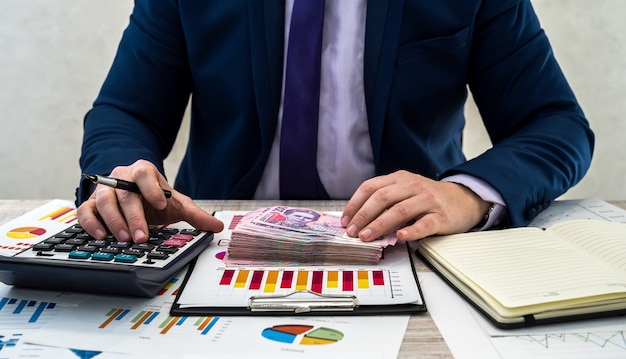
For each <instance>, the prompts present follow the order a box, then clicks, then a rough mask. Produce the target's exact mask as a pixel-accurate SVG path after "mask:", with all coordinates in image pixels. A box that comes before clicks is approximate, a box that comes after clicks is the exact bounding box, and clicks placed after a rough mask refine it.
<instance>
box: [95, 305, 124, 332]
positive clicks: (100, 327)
mask: <svg viewBox="0 0 626 359" xmlns="http://www.w3.org/2000/svg"><path fill="white" fill-rule="evenodd" d="M122 311H123V310H122V309H118V310H116V311H115V313H113V314H111V315H110V316H109V319H107V320H105V321H104V323H102V324H100V326H99V327H98V328H99V329H102V328H106V326H107V325H109V324H111V322H112V321H114V320H115V318H117V316H118V315H120V313H122Z"/></svg>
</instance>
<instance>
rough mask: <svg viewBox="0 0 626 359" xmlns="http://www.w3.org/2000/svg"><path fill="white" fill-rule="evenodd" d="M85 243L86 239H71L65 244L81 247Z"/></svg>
mask: <svg viewBox="0 0 626 359" xmlns="http://www.w3.org/2000/svg"><path fill="white" fill-rule="evenodd" d="M83 243H85V240H84V239H78V238H70V239H68V240H67V241H65V244H72V245H75V246H80V245H82V244H83Z"/></svg>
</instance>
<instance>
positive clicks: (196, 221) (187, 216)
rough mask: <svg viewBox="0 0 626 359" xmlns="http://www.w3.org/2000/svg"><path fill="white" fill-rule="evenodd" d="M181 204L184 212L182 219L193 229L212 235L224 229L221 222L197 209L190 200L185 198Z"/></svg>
mask: <svg viewBox="0 0 626 359" xmlns="http://www.w3.org/2000/svg"><path fill="white" fill-rule="evenodd" d="M181 203H182V208H183V210H184V211H185V213H184V214H183V215H182V218H183V219H184V220H185V221H187V222H188V223H189V224H191V225H192V226H193V227H194V228H197V229H199V230H201V231H206V232H213V233H218V232H221V231H222V230H223V229H224V223H223V222H222V221H220V220H219V219H217V218H215V217H213V216H212V215H211V214H209V213H208V212H207V211H205V210H203V209H202V208H200V207H198V205H196V204H195V202H193V201H192V200H191V199H190V198H188V197H187V198H185V199H184V200H182V201H181Z"/></svg>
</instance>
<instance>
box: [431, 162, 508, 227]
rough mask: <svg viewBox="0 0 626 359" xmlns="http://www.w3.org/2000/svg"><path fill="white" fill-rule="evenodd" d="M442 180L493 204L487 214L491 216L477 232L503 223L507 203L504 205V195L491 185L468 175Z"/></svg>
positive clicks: (453, 176) (458, 175)
mask: <svg viewBox="0 0 626 359" xmlns="http://www.w3.org/2000/svg"><path fill="white" fill-rule="evenodd" d="M441 180H442V181H445V182H454V183H458V184H461V185H463V186H465V187H467V188H469V189H470V190H472V191H473V192H474V193H476V194H477V195H478V196H479V197H480V198H482V199H483V201H486V202H490V203H493V206H492V207H491V208H489V212H488V213H487V214H488V215H489V217H488V218H487V221H486V222H484V223H481V224H482V225H481V226H480V227H477V228H475V230H479V231H483V230H486V229H489V228H492V227H494V226H497V225H498V224H499V223H500V222H502V219H503V218H504V216H505V215H506V203H504V199H503V198H502V195H500V193H499V192H498V191H496V189H495V188H493V186H491V185H490V184H489V183H487V182H485V181H483V180H481V179H480V178H477V177H474V176H470V175H466V174H456V175H452V176H448V177H445V178H442V179H441Z"/></svg>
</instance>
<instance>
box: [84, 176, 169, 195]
mask: <svg viewBox="0 0 626 359" xmlns="http://www.w3.org/2000/svg"><path fill="white" fill-rule="evenodd" d="M83 176H85V178H87V179H89V180H90V181H91V182H93V183H95V184H101V185H104V186H109V187H113V188H118V189H123V190H125V191H130V192H135V193H141V191H140V190H139V186H137V184H136V183H134V182H129V181H124V180H123V179H119V178H112V177H106V176H99V175H88V174H84V173H83ZM163 193H164V194H165V198H170V197H172V192H171V191H168V190H166V189H164V190H163Z"/></svg>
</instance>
